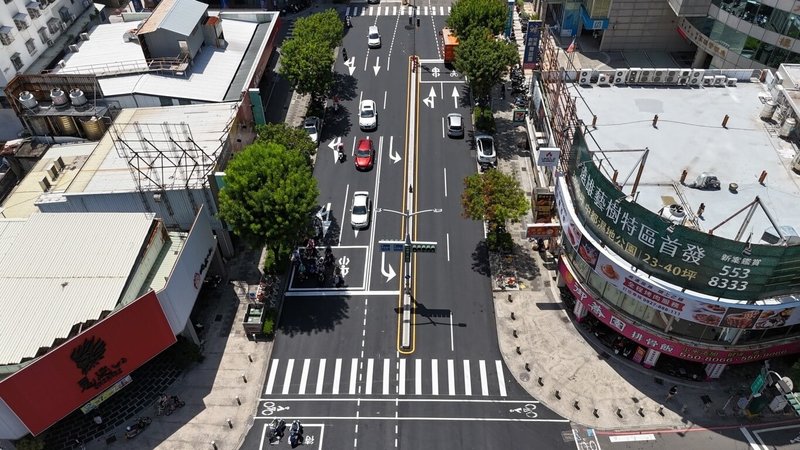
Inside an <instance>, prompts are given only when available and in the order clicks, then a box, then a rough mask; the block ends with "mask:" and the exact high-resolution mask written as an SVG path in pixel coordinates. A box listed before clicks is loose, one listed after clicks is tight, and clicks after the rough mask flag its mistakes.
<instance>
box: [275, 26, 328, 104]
mask: <svg viewBox="0 0 800 450" xmlns="http://www.w3.org/2000/svg"><path fill="white" fill-rule="evenodd" d="M331 66H333V51H332V49H331V48H330V47H329V46H328V43H326V42H323V41H321V40H303V39H298V38H292V39H289V40H288V41H286V42H284V44H283V46H282V47H281V66H280V69H279V72H280V74H281V75H282V76H283V77H285V78H286V79H287V80H288V81H289V84H291V86H292V89H294V90H295V91H297V92H299V93H301V94H311V95H313V96H315V97H321V96H324V95H325V94H326V93H327V92H328V91H329V90H330V88H331V86H332V85H333V71H332V70H331Z"/></svg>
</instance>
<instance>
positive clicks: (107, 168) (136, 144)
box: [39, 102, 237, 202]
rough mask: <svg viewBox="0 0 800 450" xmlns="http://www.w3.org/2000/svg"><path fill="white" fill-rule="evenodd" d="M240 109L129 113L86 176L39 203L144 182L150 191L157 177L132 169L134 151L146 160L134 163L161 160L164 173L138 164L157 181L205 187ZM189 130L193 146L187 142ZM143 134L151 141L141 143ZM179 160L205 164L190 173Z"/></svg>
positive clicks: (84, 170) (85, 168) (213, 106)
mask: <svg viewBox="0 0 800 450" xmlns="http://www.w3.org/2000/svg"><path fill="white" fill-rule="evenodd" d="M236 107H237V103H233V102H229V103H210V104H203V105H185V106H165V107H154V108H128V109H123V110H122V111H120V113H119V115H118V116H117V118H116V120H115V121H114V125H112V127H111V128H110V129H109V131H108V132H107V133H106V134H105V136H103V138H102V139H101V140H100V142H98V143H97V147H96V148H95V149H94V151H93V152H92V154H91V155H90V156H89V157H88V159H87V160H86V161H85V162H84V163H83V165H82V167H81V169H80V172H79V173H77V174H76V175H75V176H74V177H73V178H72V179H71V181H70V182H69V184H68V185H67V186H65V187H64V188H63V189H60V190H59V191H55V192H52V193H48V194H44V195H42V196H40V198H39V201H41V202H46V201H58V200H59V199H60V197H61V194H62V193H67V194H69V193H82V192H97V193H107V192H130V191H136V190H138V188H137V183H142V186H141V187H142V189H144V190H150V189H152V188H155V187H156V185H155V183H154V182H153V181H152V180H151V179H149V178H148V177H145V176H139V175H136V176H134V175H135V174H136V172H135V171H133V170H132V169H131V168H130V167H129V165H128V162H127V160H126V159H125V157H126V154H127V156H129V157H132V156H133V155H134V150H135V151H137V152H139V155H140V157H141V158H134V163H136V161H141V160H142V159H147V158H150V160H152V161H156V163H155V165H161V166H163V167H165V169H164V170H163V171H162V170H160V169H153V170H149V169H147V164H145V163H144V162H143V161H141V162H140V163H139V164H138V165H139V167H140V170H142V171H144V172H145V173H147V174H148V175H149V177H151V178H153V179H160V180H161V181H162V182H163V184H164V185H165V186H166V188H170V187H173V188H176V189H177V188H181V189H182V188H184V186H185V181H186V180H185V178H186V177H187V176H189V177H190V180H189V183H188V185H189V187H200V186H202V185H203V184H204V183H205V181H206V178H205V177H204V176H203V174H204V173H206V172H207V171H209V170H211V169H212V168H213V167H214V165H215V164H216V161H217V157H218V156H219V152H220V149H221V146H222V142H224V141H225V140H227V139H228V129H229V127H230V125H231V123H232V121H233V119H234V118H235V116H236ZM165 124H169V126H167V125H165ZM137 130H138V131H137ZM187 132H188V133H189V134H188V135H189V136H191V142H190V141H189V140H188V139H187V138H186V136H187ZM140 133H141V134H140ZM140 136H142V137H144V138H146V139H147V141H149V143H148V142H145V141H143V140H141V139H140ZM117 137H119V139H117ZM170 137H172V139H174V140H175V141H176V142H178V143H179V144H180V147H181V148H183V149H184V150H186V151H187V153H189V154H191V155H192V157H193V158H194V159H193V160H190V159H189V158H187V156H186V155H185V154H183V151H182V150H180V148H179V147H178V146H176V145H174V144H170V143H169V138H170ZM115 140H116V142H115ZM150 144H153V145H156V146H158V148H159V150H161V151H162V152H163V154H164V155H165V156H168V157H169V158H159V157H158V156H157V155H156V152H155V151H154V149H153V147H152V146H151V145H150ZM174 161H183V162H184V163H185V164H192V163H193V162H192V161H198V162H199V163H200V165H199V166H198V167H196V168H194V170H189V169H188V168H186V167H187V166H184V167H183V168H176V167H175V166H174V165H171V162H174ZM184 169H185V170H184ZM162 178H163V179H162Z"/></svg>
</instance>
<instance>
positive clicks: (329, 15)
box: [292, 8, 344, 50]
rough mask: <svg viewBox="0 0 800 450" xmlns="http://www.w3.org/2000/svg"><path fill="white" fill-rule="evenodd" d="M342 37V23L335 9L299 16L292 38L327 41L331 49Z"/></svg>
mask: <svg viewBox="0 0 800 450" xmlns="http://www.w3.org/2000/svg"><path fill="white" fill-rule="evenodd" d="M343 37H344V23H343V22H342V19H341V18H340V17H339V13H338V12H336V10H335V9H333V8H331V9H327V10H325V11H323V12H319V13H315V14H312V15H310V16H308V17H300V18H298V19H297V20H296V21H295V23H294V30H293V31H292V39H299V40H302V41H318V42H325V43H327V45H328V47H330V49H331V50H333V49H334V48H335V47H336V46H337V45H339V44H341V42H342V38H343Z"/></svg>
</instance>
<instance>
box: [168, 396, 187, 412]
mask: <svg viewBox="0 0 800 450" xmlns="http://www.w3.org/2000/svg"><path fill="white" fill-rule="evenodd" d="M166 406H167V409H166V415H170V414H172V413H173V412H174V411H175V410H176V409H178V408H183V407H184V406H186V402H184V401H183V400H181V399H180V398H178V396H177V395H173V396H171V397H169V399H168V400H167V402H166Z"/></svg>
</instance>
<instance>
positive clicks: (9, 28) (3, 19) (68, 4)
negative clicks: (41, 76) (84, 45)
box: [0, 0, 96, 87]
mask: <svg viewBox="0 0 800 450" xmlns="http://www.w3.org/2000/svg"><path fill="white" fill-rule="evenodd" d="M4 2H5V3H3V4H2V5H0V44H2V46H0V49H1V50H0V87H5V86H6V84H8V82H9V81H10V80H11V79H12V78H14V76H15V75H17V74H21V73H25V72H28V71H29V69H30V68H31V67H32V66H33V65H34V63H35V62H37V60H40V58H42V57H43V55H44V54H45V52H46V51H47V50H48V49H51V48H54V47H57V46H58V44H59V42H58V38H60V37H62V36H65V37H68V36H66V35H67V34H68V33H67V32H68V30H70V28H71V27H73V26H74V27H76V28H79V30H77V31H80V30H81V29H82V28H83V26H85V25H86V24H88V23H89V17H88V16H90V15H92V14H93V13H94V12H95V11H96V9H95V7H94V4H93V3H92V1H91V0H39V1H31V0H4ZM79 19H81V20H79ZM81 22H85V23H81ZM70 31H71V30H70ZM75 37H77V36H74V37H73V38H75ZM61 41H63V42H62V43H61V45H62V46H63V45H64V44H65V43H66V41H67V39H61ZM47 53H48V54H47V55H46V56H45V58H46V59H48V61H42V62H44V63H45V64H44V66H46V65H48V64H49V63H50V62H51V60H52V59H55V56H56V55H57V54H58V53H59V51H58V50H57V49H56V50H51V51H50V52H47ZM43 68H44V67H37V68H36V69H38V70H36V71H39V70H41V69H43Z"/></svg>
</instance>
